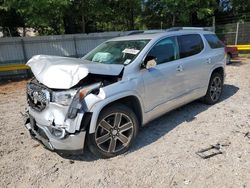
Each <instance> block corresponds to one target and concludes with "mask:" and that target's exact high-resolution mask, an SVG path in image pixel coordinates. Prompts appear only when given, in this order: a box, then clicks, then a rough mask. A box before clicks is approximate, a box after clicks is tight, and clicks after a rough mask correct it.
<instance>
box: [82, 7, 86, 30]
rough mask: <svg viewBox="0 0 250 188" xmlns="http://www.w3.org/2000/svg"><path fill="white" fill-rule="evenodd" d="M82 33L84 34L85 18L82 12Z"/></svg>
mask: <svg viewBox="0 0 250 188" xmlns="http://www.w3.org/2000/svg"><path fill="white" fill-rule="evenodd" d="M82 32H83V33H86V23H85V17H84V13H83V12H82Z"/></svg>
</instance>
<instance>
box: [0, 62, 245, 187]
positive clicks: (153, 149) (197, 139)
mask: <svg viewBox="0 0 250 188" xmlns="http://www.w3.org/2000/svg"><path fill="white" fill-rule="evenodd" d="M226 71H227V78H226V82H225V86H224V92H223V96H222V99H221V102H219V103H218V104H216V105H214V106H207V105H204V104H202V103H200V102H193V103H190V104H188V105H186V106H184V107H182V108H179V109H177V110H175V111H173V112H171V113H168V114H166V115H164V116H162V117H160V118H158V119H157V120H155V121H153V122H152V123H150V124H149V125H148V126H147V127H145V128H143V129H142V130H141V131H140V133H139V135H138V138H137V140H136V142H135V144H134V145H133V147H132V148H131V149H130V151H129V152H128V153H126V154H124V155H121V156H118V157H115V158H112V159H108V160H103V159H97V158H95V157H94V156H93V155H92V154H91V153H90V152H88V151H86V152H85V153H84V155H82V156H67V157H65V156H64V157H62V156H59V155H58V154H56V153H53V152H50V151H48V150H46V149H44V148H43V146H41V145H40V144H38V143H37V142H36V141H34V140H32V139H31V138H30V136H29V134H28V132H27V131H26V129H25V128H24V126H23V120H22V116H21V114H20V112H23V111H24V109H25V107H26V101H25V100H26V99H25V98H26V96H25V84H26V81H21V82H13V83H9V84H5V85H1V86H0V177H1V178H0V187H250V176H249V173H250V170H249V169H250V160H249V155H250V139H249V137H248V136H246V134H247V133H248V132H250V61H249V59H243V60H242V62H235V63H232V64H231V65H229V66H227V70H226ZM247 135H248V134H247ZM217 143H220V144H223V143H229V144H228V145H227V146H225V147H222V154H220V155H216V156H214V157H211V158H209V159H202V158H201V157H199V156H198V155H197V154H196V152H197V151H199V150H201V149H203V148H206V147H209V146H210V145H215V144H217Z"/></svg>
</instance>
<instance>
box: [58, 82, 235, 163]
mask: <svg viewBox="0 0 250 188" xmlns="http://www.w3.org/2000/svg"><path fill="white" fill-rule="evenodd" d="M238 90H239V88H238V87H236V86H233V85H228V84H225V85H224V88H223V94H222V96H221V100H220V102H222V101H225V100H227V99H228V98H230V97H231V96H233V95H235V94H236V93H237V91H238ZM210 107H211V106H209V105H205V104H203V103H201V102H199V101H194V102H192V103H189V104H187V105H185V106H183V107H180V108H178V109H176V110H174V111H171V112H169V113H167V114H165V115H163V116H161V117H159V118H157V119H156V120H154V121H152V122H150V123H148V124H147V125H146V126H145V127H143V128H141V130H140V131H139V134H138V137H137V139H136V141H135V143H134V144H133V146H132V147H131V148H130V150H129V151H128V153H131V152H134V151H136V150H138V149H140V148H142V147H144V146H147V145H149V144H151V143H153V142H155V141H157V140H158V139H159V138H161V137H162V136H164V135H165V134H167V133H168V132H170V131H171V130H173V129H174V128H175V127H177V126H178V125H180V124H181V123H183V122H191V121H192V120H194V119H195V116H196V115H198V114H199V113H201V112H203V111H205V110H207V109H208V108H210ZM85 148H87V147H85ZM125 155H126V154H125ZM62 157H63V158H66V159H70V160H83V161H94V160H97V159H98V158H97V157H95V156H93V155H92V154H91V153H90V152H89V151H88V150H87V149H85V151H84V154H83V155H81V156H72V155H68V156H62Z"/></svg>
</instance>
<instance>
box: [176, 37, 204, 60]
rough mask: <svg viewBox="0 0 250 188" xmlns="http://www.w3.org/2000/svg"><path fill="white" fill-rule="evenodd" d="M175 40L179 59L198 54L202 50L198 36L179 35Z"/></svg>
mask: <svg viewBox="0 0 250 188" xmlns="http://www.w3.org/2000/svg"><path fill="white" fill-rule="evenodd" d="M177 39H178V43H179V49H180V58H185V57H189V56H192V55H195V54H198V53H200V52H201V51H202V50H203V48H204V44H203V41H202V38H201V36H200V35H198V34H188V35H181V36H177Z"/></svg>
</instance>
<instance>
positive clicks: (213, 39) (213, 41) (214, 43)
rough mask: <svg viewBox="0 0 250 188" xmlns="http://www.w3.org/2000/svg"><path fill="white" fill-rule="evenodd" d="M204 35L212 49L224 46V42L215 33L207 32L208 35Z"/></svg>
mask: <svg viewBox="0 0 250 188" xmlns="http://www.w3.org/2000/svg"><path fill="white" fill-rule="evenodd" d="M204 37H205V38H206V40H207V42H208V44H209V46H210V47H211V48H212V49H215V48H224V44H223V43H222V42H221V41H220V40H219V39H218V37H217V36H216V35H215V34H207V35H204Z"/></svg>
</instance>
